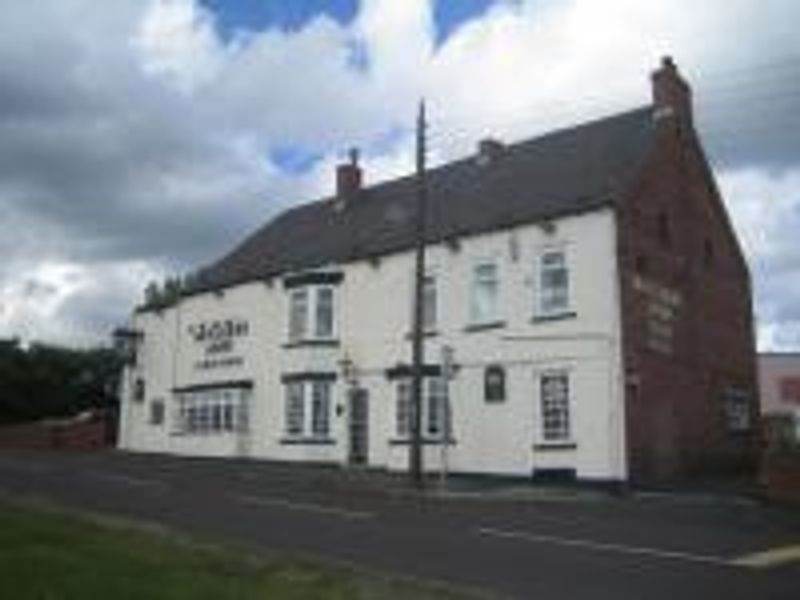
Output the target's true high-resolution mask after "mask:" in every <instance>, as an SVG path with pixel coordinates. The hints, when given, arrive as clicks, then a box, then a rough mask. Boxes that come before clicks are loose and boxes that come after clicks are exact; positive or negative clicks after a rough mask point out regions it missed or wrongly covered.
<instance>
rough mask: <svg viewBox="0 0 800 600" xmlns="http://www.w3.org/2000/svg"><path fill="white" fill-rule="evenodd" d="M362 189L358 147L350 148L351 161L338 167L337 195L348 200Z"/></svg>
mask: <svg viewBox="0 0 800 600" xmlns="http://www.w3.org/2000/svg"><path fill="white" fill-rule="evenodd" d="M360 190H361V167H359V166H358V149H357V148H352V149H351V150H350V162H347V163H344V164H341V165H339V166H338V167H336V196H337V197H338V198H339V199H341V200H347V199H350V198H352V197H353V196H355V195H356V194H358V192H359V191H360Z"/></svg>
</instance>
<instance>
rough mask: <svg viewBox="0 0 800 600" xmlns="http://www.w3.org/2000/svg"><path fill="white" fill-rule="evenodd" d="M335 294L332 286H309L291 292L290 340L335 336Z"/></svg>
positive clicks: (319, 338) (300, 340) (322, 338)
mask: <svg viewBox="0 0 800 600" xmlns="http://www.w3.org/2000/svg"><path fill="white" fill-rule="evenodd" d="M334 300H335V294H334V288H333V287H330V286H307V287H303V288H297V289H293V290H291V292H290V293H289V341H290V342H302V341H304V340H309V339H310V340H330V339H333V338H334V336H335V304H334Z"/></svg>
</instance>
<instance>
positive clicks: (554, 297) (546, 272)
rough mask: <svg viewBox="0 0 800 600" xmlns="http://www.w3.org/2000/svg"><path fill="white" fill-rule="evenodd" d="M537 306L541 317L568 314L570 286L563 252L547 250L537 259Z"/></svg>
mask: <svg viewBox="0 0 800 600" xmlns="http://www.w3.org/2000/svg"><path fill="white" fill-rule="evenodd" d="M538 290H539V302H538V304H539V306H538V314H539V315H541V316H553V315H560V314H564V313H566V312H569V305H570V298H569V294H570V285H569V268H568V266H567V255H566V252H565V251H564V250H548V251H546V252H544V253H543V254H542V255H541V257H540V258H539V288H538Z"/></svg>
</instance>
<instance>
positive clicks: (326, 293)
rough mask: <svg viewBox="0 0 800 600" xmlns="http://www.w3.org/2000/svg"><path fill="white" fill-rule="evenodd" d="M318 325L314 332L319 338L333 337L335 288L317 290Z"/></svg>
mask: <svg viewBox="0 0 800 600" xmlns="http://www.w3.org/2000/svg"><path fill="white" fill-rule="evenodd" d="M315 312H316V323H315V326H314V332H315V334H316V336H317V338H320V339H328V338H332V337H333V288H331V287H320V288H317V307H316V311H315Z"/></svg>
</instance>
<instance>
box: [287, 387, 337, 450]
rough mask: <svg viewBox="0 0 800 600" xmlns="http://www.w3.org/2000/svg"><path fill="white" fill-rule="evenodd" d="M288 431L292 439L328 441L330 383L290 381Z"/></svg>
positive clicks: (288, 390)
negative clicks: (320, 439)
mask: <svg viewBox="0 0 800 600" xmlns="http://www.w3.org/2000/svg"><path fill="white" fill-rule="evenodd" d="M285 385H286V404H285V408H286V412H285V428H284V429H285V432H286V435H287V436H288V437H314V438H327V437H329V436H330V425H331V393H332V389H333V382H332V381H330V380H304V381H289V382H286V384H285Z"/></svg>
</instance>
